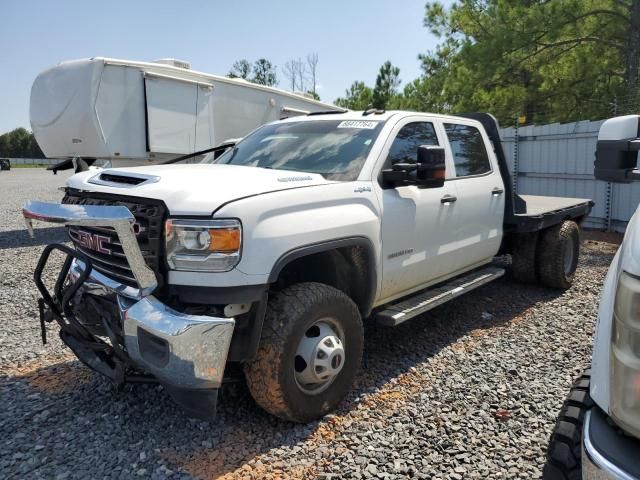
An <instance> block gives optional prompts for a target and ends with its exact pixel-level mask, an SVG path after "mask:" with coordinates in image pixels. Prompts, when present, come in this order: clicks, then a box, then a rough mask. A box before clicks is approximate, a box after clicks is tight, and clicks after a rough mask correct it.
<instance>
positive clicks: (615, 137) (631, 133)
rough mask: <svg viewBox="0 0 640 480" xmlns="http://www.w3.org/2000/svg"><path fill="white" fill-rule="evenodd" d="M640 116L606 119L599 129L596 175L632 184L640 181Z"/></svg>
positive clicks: (603, 178) (595, 165) (599, 178)
mask: <svg viewBox="0 0 640 480" xmlns="http://www.w3.org/2000/svg"><path fill="white" fill-rule="evenodd" d="M638 151H640V115H626V116H623V117H615V118H610V119H609V120H606V121H605V122H604V123H603V124H602V125H601V126H600V131H599V132H598V143H597V147H596V161H595V164H594V167H595V168H594V172H593V173H594V175H595V177H596V179H598V180H605V181H607V182H617V183H629V182H632V181H634V180H640V171H638Z"/></svg>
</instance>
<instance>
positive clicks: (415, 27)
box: [0, 0, 450, 133]
mask: <svg viewBox="0 0 640 480" xmlns="http://www.w3.org/2000/svg"><path fill="white" fill-rule="evenodd" d="M444 3H450V2H449V1H447V2H444ZM424 5H425V0H401V1H398V0H395V1H392V0H341V1H338V0H325V1H323V2H305V1H301V0H298V1H292V0H272V1H265V0H262V1H259V0H245V1H243V0H235V1H208V2H207V1H191V0H184V1H158V0H157V1H150V0H145V1H136V0H128V1H121V0H107V1H88V0H84V1H79V0H68V1H62V0H49V1H35V0H4V1H3V2H2V20H3V21H2V26H1V27H0V45H2V53H0V133H3V132H6V131H9V130H12V129H13V128H16V127H19V126H22V127H26V128H29V92H30V89H31V84H32V83H33V80H34V78H35V77H36V75H37V74H38V73H39V72H41V71H42V70H44V69H46V68H48V67H50V66H52V65H55V64H56V63H58V62H60V61H62V60H71V59H75V58H85V57H94V56H106V57H115V58H126V59H130V60H143V61H149V60H154V59H157V58H162V57H175V58H180V59H184V60H188V61H190V62H191V65H192V68H193V69H195V70H201V71H204V72H207V73H215V74H226V73H227V72H228V71H229V68H230V67H231V65H232V64H233V62H234V61H235V60H237V59H240V58H247V59H249V60H255V59H257V58H259V57H265V58H267V59H269V60H271V61H272V62H273V63H275V64H276V65H277V66H278V75H279V77H280V80H281V82H280V86H281V87H283V88H286V81H285V79H284V76H283V75H282V70H281V67H282V65H284V63H285V62H286V61H287V60H289V59H291V58H297V57H304V56H306V54H307V53H310V52H317V53H318V56H319V63H318V77H319V79H318V81H319V83H320V90H319V92H318V93H319V94H320V96H321V97H322V99H323V100H328V101H331V102H332V101H333V100H335V99H336V98H337V97H339V96H341V95H343V94H344V90H345V89H346V88H347V87H348V86H349V85H350V84H351V83H352V82H353V81H354V80H363V81H365V82H366V83H367V84H370V85H372V84H373V83H374V81H375V76H376V73H377V70H378V68H379V67H380V65H381V64H382V63H383V62H384V61H385V60H391V62H392V63H394V64H395V65H397V66H398V67H400V77H401V78H402V80H403V81H410V80H412V79H414V78H416V77H417V76H418V75H419V74H420V65H419V62H418V59H417V55H418V53H420V52H426V51H427V50H431V49H433V48H435V45H436V43H437V39H436V38H434V37H433V36H432V35H431V34H430V33H429V32H428V31H427V29H426V28H424V27H423V26H422V19H423V15H424Z"/></svg>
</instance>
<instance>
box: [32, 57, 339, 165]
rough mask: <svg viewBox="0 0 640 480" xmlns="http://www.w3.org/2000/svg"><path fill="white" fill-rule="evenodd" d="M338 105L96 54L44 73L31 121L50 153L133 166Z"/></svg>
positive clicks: (35, 87)
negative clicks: (280, 120)
mask: <svg viewBox="0 0 640 480" xmlns="http://www.w3.org/2000/svg"><path fill="white" fill-rule="evenodd" d="M174 63H175V62H174ZM335 110H342V109H339V108H338V107H336V106H334V105H329V104H326V103H322V102H318V101H316V100H313V99H311V98H307V97H304V96H302V95H299V94H295V93H291V92H287V91H284V90H280V89H278V88H272V87H266V86H264V85H258V84H255V83H250V82H247V81H245V80H242V79H232V78H227V77H223V76H218V75H211V74H207V73H203V72H197V71H194V70H190V69H188V68H184V66H174V65H171V64H167V63H150V62H135V61H129V60H117V59H112V58H100V57H95V58H89V59H82V60H73V61H67V62H62V63H59V64H58V65H56V66H55V67H52V68H50V69H48V70H45V71H44V72H42V73H40V74H39V75H38V76H37V77H36V79H35V81H34V83H33V86H32V89H31V103H30V121H31V128H32V130H33V133H34V135H35V137H36V140H37V141H38V144H39V145H40V148H41V149H42V151H43V152H44V154H45V156H46V157H47V158H61V159H66V158H74V157H81V158H90V159H94V158H98V159H106V160H110V161H111V164H112V165H113V166H125V165H144V164H152V163H157V162H159V161H161V160H163V159H168V158H173V157H176V156H178V155H183V154H188V153H192V152H197V151H201V150H205V149H207V148H211V147H215V146H217V145H219V144H220V143H222V142H224V141H227V140H229V139H231V138H237V137H242V136H244V135H246V134H247V133H249V132H250V131H252V130H254V129H255V128H257V127H259V126H260V125H262V124H264V123H267V122H271V121H273V120H279V119H281V118H287V117H289V116H295V115H301V114H306V113H309V112H318V111H335Z"/></svg>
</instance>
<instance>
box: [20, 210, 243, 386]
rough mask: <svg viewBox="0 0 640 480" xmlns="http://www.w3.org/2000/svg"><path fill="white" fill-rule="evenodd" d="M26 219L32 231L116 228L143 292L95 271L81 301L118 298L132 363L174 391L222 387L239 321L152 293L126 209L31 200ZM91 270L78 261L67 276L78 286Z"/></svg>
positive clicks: (149, 273)
mask: <svg viewBox="0 0 640 480" xmlns="http://www.w3.org/2000/svg"><path fill="white" fill-rule="evenodd" d="M23 215H24V217H25V219H26V220H27V226H28V228H29V230H30V232H32V227H31V221H32V220H41V221H44V222H52V223H58V224H63V225H80V226H109V227H112V228H114V229H115V230H116V232H117V234H118V236H119V239H120V242H121V243H122V246H123V250H124V252H125V254H126V256H127V260H128V261H129V265H130V266H131V270H132V271H133V273H134V275H135V277H136V279H137V281H138V284H139V286H140V288H139V289H136V288H133V287H130V286H127V285H122V284H120V283H118V282H116V281H114V280H113V279H111V278H109V277H107V276H105V275H103V274H102V273H100V272H98V271H95V270H90V272H89V276H88V277H87V278H86V279H85V281H84V283H82V285H80V287H79V289H78V291H77V293H76V294H75V297H76V298H80V299H82V296H83V295H85V294H91V295H96V296H102V297H107V296H109V298H113V301H114V302H116V303H117V307H118V308H117V310H118V312H119V315H120V319H119V320H120V321H121V325H122V332H123V335H124V346H125V350H126V352H125V353H126V355H127V356H128V357H129V358H130V360H131V363H132V364H133V365H134V366H137V367H139V368H140V369H142V370H144V371H146V372H148V373H150V374H152V375H153V376H154V377H156V378H157V379H158V380H159V381H161V382H162V383H164V384H166V385H167V386H168V387H170V388H171V389H173V390H202V389H215V388H218V387H220V385H221V383H222V378H223V375H224V369H225V365H226V361H227V354H228V351H229V345H230V344H231V337H232V335H233V330H234V326H235V320H234V319H233V318H224V317H211V316H202V315H190V314H186V313H181V312H178V311H176V310H173V309H171V308H169V307H168V306H166V305H164V304H163V303H162V302H161V301H159V300H158V299H157V298H155V297H154V296H153V295H151V293H152V292H153V290H154V289H155V288H156V286H157V282H156V278H155V274H154V273H153V270H151V269H150V268H149V267H148V266H147V265H146V263H145V262H144V258H143V257H142V253H141V251H140V248H139V246H138V244H137V242H136V239H135V235H134V233H133V228H132V225H133V223H134V221H135V218H134V217H133V215H132V214H131V212H129V210H128V209H127V208H126V207H122V206H117V207H112V206H83V205H62V204H55V203H44V202H28V203H27V204H26V205H25V206H24V208H23ZM86 269H87V265H86V264H85V263H83V262H82V261H80V260H78V259H77V258H76V259H74V260H73V262H71V266H70V268H69V273H68V275H67V277H68V279H69V280H70V281H71V282H74V281H76V280H78V279H79V278H80V277H81V275H82V273H83V272H85V271H86ZM74 351H75V350H74ZM76 354H78V356H80V355H79V353H78V352H76ZM85 363H88V364H90V363H89V362H85Z"/></svg>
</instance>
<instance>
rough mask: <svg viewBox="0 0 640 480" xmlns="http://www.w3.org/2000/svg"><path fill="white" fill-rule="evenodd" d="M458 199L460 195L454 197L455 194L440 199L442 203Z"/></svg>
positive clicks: (446, 203)
mask: <svg viewBox="0 0 640 480" xmlns="http://www.w3.org/2000/svg"><path fill="white" fill-rule="evenodd" d="M456 200H458V197H454V196H453V195H445V196H444V197H442V198H441V199H440V203H443V204H445V205H448V204H450V203H453V202H455V201H456Z"/></svg>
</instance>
